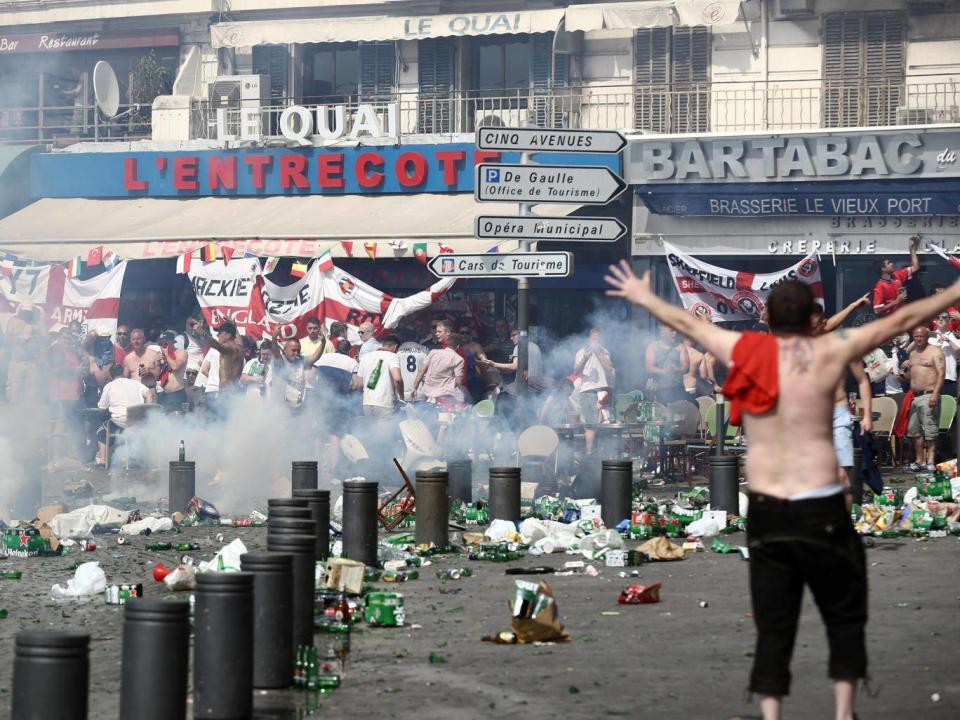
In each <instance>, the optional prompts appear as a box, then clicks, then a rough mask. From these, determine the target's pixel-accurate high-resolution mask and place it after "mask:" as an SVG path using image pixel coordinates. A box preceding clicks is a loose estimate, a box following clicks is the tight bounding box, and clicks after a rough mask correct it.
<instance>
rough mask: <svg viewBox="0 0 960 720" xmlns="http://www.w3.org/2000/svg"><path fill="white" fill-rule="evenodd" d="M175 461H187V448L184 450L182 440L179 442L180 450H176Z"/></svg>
mask: <svg viewBox="0 0 960 720" xmlns="http://www.w3.org/2000/svg"><path fill="white" fill-rule="evenodd" d="M177 459H178V460H179V461H180V462H186V460H187V448H186V446H185V445H184V444H183V440H181V441H180V448H179V450H178V452H177Z"/></svg>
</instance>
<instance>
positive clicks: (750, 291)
mask: <svg viewBox="0 0 960 720" xmlns="http://www.w3.org/2000/svg"><path fill="white" fill-rule="evenodd" d="M663 249H664V252H665V253H666V256H667V264H668V265H669V266H670V273H671V275H672V276H673V282H674V285H676V287H677V292H678V293H679V294H680V300H681V302H682V303H683V307H684V309H685V310H689V311H690V312H691V313H693V314H694V315H696V316H698V317H704V316H706V317H709V318H710V319H711V320H713V321H714V322H735V321H740V320H758V319H759V318H760V315H761V313H763V310H764V308H765V307H766V305H767V298H768V297H769V295H770V292H771V291H772V290H773V288H775V287H776V286H777V285H779V284H780V283H782V282H784V281H786V280H799V281H800V282H803V283H806V284H807V285H809V286H810V289H811V290H812V291H813V296H814V297H815V298H816V300H817V303H818V304H819V305H820V306H821V307H822V306H823V282H822V281H821V279H820V256H819V255H818V254H817V253H810V254H809V255H807V256H806V257H805V258H803V260H801V261H800V262H798V263H796V264H794V265H791V266H790V267H788V268H785V269H783V270H778V271H776V272H771V273H751V272H744V271H741V270H728V269H727V268H722V267H718V266H716V265H711V264H709V263H705V262H703V261H702V260H697V259H696V258H695V257H693V256H692V255H687V254H686V253H683V252H681V251H680V250H678V249H677V248H676V247H674V246H673V245H671V244H670V243H666V242H665V243H664V244H663Z"/></svg>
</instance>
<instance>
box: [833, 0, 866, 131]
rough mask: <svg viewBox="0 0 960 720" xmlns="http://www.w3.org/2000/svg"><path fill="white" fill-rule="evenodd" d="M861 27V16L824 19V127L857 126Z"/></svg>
mask: <svg viewBox="0 0 960 720" xmlns="http://www.w3.org/2000/svg"><path fill="white" fill-rule="evenodd" d="M862 26H863V16H862V15H851V14H849V13H836V14H830V15H824V16H823V77H824V85H825V87H824V94H823V124H824V127H848V126H856V125H858V124H859V118H858V117H857V110H858V106H859V95H860V82H861V80H860V79H861V77H862V75H863V45H862V43H861V41H860V39H861V36H862Z"/></svg>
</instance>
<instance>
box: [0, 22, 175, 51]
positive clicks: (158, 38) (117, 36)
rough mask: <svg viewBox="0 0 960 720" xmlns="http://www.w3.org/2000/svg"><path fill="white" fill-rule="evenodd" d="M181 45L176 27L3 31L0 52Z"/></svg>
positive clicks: (0, 39)
mask: <svg viewBox="0 0 960 720" xmlns="http://www.w3.org/2000/svg"><path fill="white" fill-rule="evenodd" d="M179 44H180V34H179V32H178V31H177V28H156V29H153V28H151V29H149V30H118V31H110V30H97V31H92V30H91V31H81V32H59V31H54V32H38V33H29V34H23V35H21V34H10V35H8V34H0V55H12V54H22V53H55V52H66V51H69V50H114V49H117V48H147V47H172V46H175V45H179Z"/></svg>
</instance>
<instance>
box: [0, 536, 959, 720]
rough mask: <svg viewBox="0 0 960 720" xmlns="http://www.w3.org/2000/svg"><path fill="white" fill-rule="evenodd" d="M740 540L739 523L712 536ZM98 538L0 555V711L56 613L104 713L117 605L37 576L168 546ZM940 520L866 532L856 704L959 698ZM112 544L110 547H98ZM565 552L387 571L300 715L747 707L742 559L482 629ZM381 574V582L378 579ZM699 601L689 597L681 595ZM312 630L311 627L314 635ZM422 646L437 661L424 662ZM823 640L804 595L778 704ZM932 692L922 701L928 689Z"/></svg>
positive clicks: (136, 557)
mask: <svg viewBox="0 0 960 720" xmlns="http://www.w3.org/2000/svg"><path fill="white" fill-rule="evenodd" d="M221 530H225V531H226V532H225V539H226V540H229V539H231V538H232V537H234V536H236V537H240V538H242V539H243V540H244V542H245V543H246V544H247V545H248V547H249V548H250V549H263V547H264V543H265V535H266V533H265V530H264V529H262V528H243V529H238V530H232V529H228V528H224V529H221V528H191V529H187V530H186V531H185V532H184V533H183V535H182V537H183V539H184V540H187V539H189V540H193V541H196V542H199V543H200V544H201V545H202V546H203V549H202V550H201V551H198V552H197V553H195V554H196V555H197V557H198V558H204V557H210V556H211V555H212V553H213V550H214V549H215V548H216V547H218V544H217V543H216V541H215V538H214V536H215V535H216V534H217V533H219V532H221ZM730 540H731V542H733V543H742V542H743V536H742V535H733V536H730ZM98 542H99V549H98V550H97V551H96V552H93V553H90V554H78V553H75V552H74V553H72V554H69V555H67V556H64V557H61V558H49V559H30V560H10V561H2V563H0V566H2V567H3V569H10V568H16V569H20V570H22V571H23V575H24V576H23V580H20V581H0V607H5V608H7V609H8V610H9V611H10V616H9V617H8V618H7V619H6V620H3V621H0V653H2V655H0V693H2V695H0V698H2V699H0V718H8V717H9V712H10V708H9V688H10V681H11V677H10V675H11V670H12V645H13V643H12V639H13V636H14V634H15V633H16V632H17V631H18V630H20V629H25V628H37V627H55V628H64V627H72V628H78V629H84V630H86V631H88V632H90V633H91V635H92V638H93V641H92V644H91V648H92V652H91V665H92V672H91V690H90V692H91V696H90V717H92V718H108V717H116V715H117V707H118V701H119V677H120V644H121V609H120V608H119V607H115V606H108V605H104V604H103V603H102V601H101V599H100V598H99V597H98V598H96V599H95V600H93V601H90V602H86V603H78V602H67V603H60V604H56V603H54V602H53V601H51V600H49V599H48V595H49V590H50V586H51V585H52V584H53V583H54V582H61V583H63V582H65V581H66V580H67V579H68V578H69V577H70V576H71V575H72V572H71V571H70V570H69V566H71V565H72V564H73V563H75V562H76V561H77V560H78V559H79V560H89V559H96V560H99V561H100V562H101V564H102V566H103V568H104V570H105V571H106V574H107V580H108V582H110V583H114V582H125V581H126V582H136V581H142V582H144V584H145V587H146V588H147V592H148V593H149V594H156V593H158V592H160V591H159V587H160V586H159V585H157V584H154V583H153V581H152V580H151V579H149V570H150V567H151V566H152V565H153V563H154V562H156V561H157V560H162V561H164V562H167V563H168V564H169V563H170V562H173V561H174V560H175V557H176V555H177V553H152V552H147V551H145V550H143V549H142V546H143V544H144V542H145V539H144V538H136V539H135V540H134V541H133V542H132V544H126V545H124V546H122V547H118V546H117V545H115V544H114V542H111V538H109V537H104V536H101V537H100V538H99V539H98ZM958 549H960V548H958V540H957V539H956V538H955V537H947V538H941V539H934V540H928V541H926V542H916V541H914V540H912V539H909V540H877V542H876V547H874V548H872V549H870V550H868V552H867V558H868V563H869V565H870V591H871V592H870V600H871V601H870V624H869V626H868V632H869V640H868V646H869V651H870V660H871V675H872V677H873V690H874V692H875V693H876V695H875V696H872V697H871V696H868V695H867V694H865V693H861V694H860V696H859V698H860V717H861V718H865V719H868V718H869V719H876V718H902V717H905V716H908V715H909V716H912V717H914V718H917V719H918V720H919V719H920V718H922V719H923V720H928V719H929V720H937V719H939V718H944V719H947V718H955V717H957V716H958V713H960V680H958V679H957V674H956V666H957V661H958V659H960V651H958V649H957V643H958V640H960V638H958V635H957V631H956V618H957V617H958V609H960V582H958V579H960V571H958V565H957V562H956V553H957V551H958ZM115 552H120V553H121V554H122V555H123V557H120V558H114V557H112V554H113V553H115ZM569 559H575V558H571V557H570V556H565V555H559V554H558V555H553V556H549V557H547V558H543V557H541V558H532V557H531V558H525V559H523V560H521V561H518V562H516V563H510V564H498V563H488V562H470V561H469V560H465V559H462V558H461V559H456V560H455V559H452V558H450V559H447V558H441V559H439V560H437V561H436V562H435V564H434V565H433V566H430V567H427V568H422V569H421V579H419V580H416V581H410V582H407V583H405V584H403V585H395V586H390V588H389V589H397V590H400V591H401V592H403V594H404V597H405V601H406V608H407V625H406V627H403V628H399V629H386V628H382V629H370V628H367V627H366V626H361V629H360V631H359V632H355V633H354V634H353V638H352V642H351V655H350V659H349V664H348V668H347V673H346V676H345V677H344V678H343V683H342V686H341V688H340V689H339V690H338V691H336V692H335V693H334V694H333V695H331V696H329V697H326V698H314V699H313V700H312V701H311V702H312V703H314V704H315V705H316V706H317V708H318V709H317V712H316V716H317V717H321V716H322V717H365V716H374V717H396V718H407V717H410V718H414V717H416V718H437V719H441V718H442V719H447V718H473V717H476V718H485V719H488V718H514V717H516V718H533V717H556V716H558V715H561V716H563V717H571V718H572V717H583V718H597V717H607V716H611V717H616V716H623V717H637V718H703V719H705V720H706V719H712V718H717V719H719V720H723V719H725V718H729V717H731V716H735V715H738V714H739V715H746V716H749V715H751V714H755V713H756V706H755V705H751V704H749V703H747V701H746V697H745V692H744V687H745V685H746V679H747V674H748V671H749V667H750V662H751V653H752V650H753V641H754V630H753V624H752V620H751V619H750V616H749V612H750V604H749V599H748V596H747V591H746V590H747V563H746V562H743V561H741V560H740V559H739V557H738V556H737V555H717V554H713V553H709V552H708V553H698V554H695V555H693V556H689V555H688V556H687V559H685V560H683V561H681V562H674V563H659V564H649V565H645V566H642V567H641V568H639V572H640V577H639V578H637V579H635V580H633V581H628V580H624V579H622V578H620V577H618V572H619V570H618V569H613V568H609V569H608V568H605V567H599V566H598V567H599V569H600V575H599V576H598V577H585V576H573V577H552V576H547V577H546V579H547V581H548V582H549V583H550V585H551V587H552V588H553V590H554V592H555V594H556V597H557V603H558V607H559V609H560V614H561V620H562V622H563V623H564V624H565V625H566V627H567V629H568V630H569V631H570V634H571V641H570V642H569V643H567V644H561V645H544V646H499V645H493V644H490V643H485V642H481V639H480V638H481V637H482V636H483V635H485V634H489V633H493V632H496V631H498V630H504V629H508V628H509V611H508V609H507V601H508V600H509V599H510V598H511V596H512V587H513V584H514V578H511V577H509V576H505V575H504V574H503V571H504V569H505V568H506V567H509V566H511V565H542V564H550V565H555V566H559V565H561V564H562V563H563V562H564V561H565V560H569ZM464 564H469V566H470V567H471V569H472V570H474V572H475V576H474V577H471V578H463V579H461V580H459V581H446V582H440V581H438V580H437V579H436V577H435V570H436V569H437V568H442V567H454V566H458V565H464ZM656 581H660V582H662V583H663V590H662V595H661V602H660V604H658V605H642V606H625V605H618V603H617V595H618V593H619V591H620V590H621V589H622V587H623V586H625V585H627V584H629V582H642V583H650V582H656ZM381 585H384V584H382V583H381ZM700 600H705V601H706V602H707V604H708V605H707V607H706V608H701V607H700V606H699V601H700ZM316 638H317V642H318V644H322V641H323V640H324V636H323V635H317V636H316ZM431 653H435V654H437V655H439V656H441V657H442V659H443V661H444V662H443V663H442V664H436V663H430V662H429V656H430V654H431ZM825 673H826V642H825V637H824V633H823V630H822V626H821V625H820V623H819V621H818V618H817V614H816V610H815V607H814V606H813V604H812V603H811V602H810V601H809V599H808V600H807V603H806V605H805V607H804V614H803V618H802V621H801V627H800V634H799V637H798V640H797V650H796V655H795V659H794V663H793V674H794V689H793V693H792V695H791V697H790V698H789V699H788V702H787V705H786V710H787V713H788V714H787V717H793V718H828V717H830V716H831V713H832V711H831V707H832V692H831V690H830V687H829V685H828V683H827V681H826V679H825ZM934 693H938V694H939V696H940V700H939V702H934V701H933V700H932V699H931V696H932V695H933V694H934ZM307 701H308V698H307V696H306V695H305V694H303V693H295V692H282V693H269V694H264V695H259V696H258V697H257V707H258V717H290V718H294V717H298V716H304V715H305V713H306V709H305V705H304V704H305V703H306V702H307Z"/></svg>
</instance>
